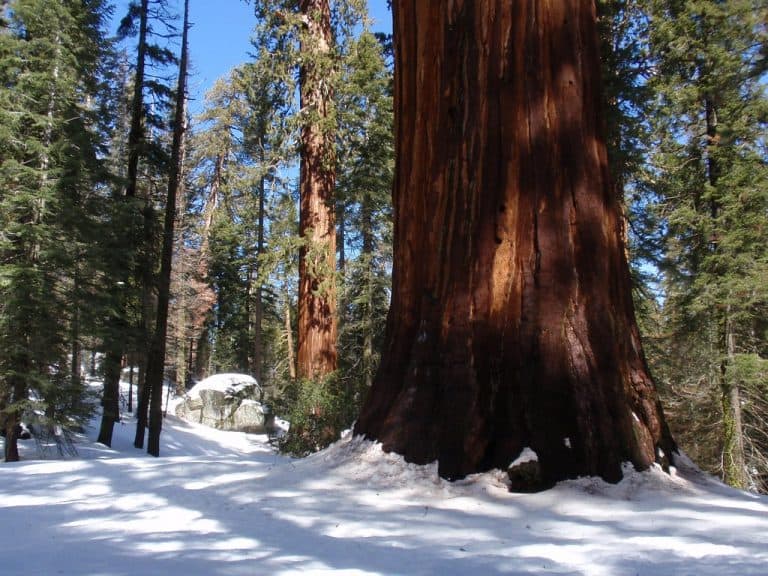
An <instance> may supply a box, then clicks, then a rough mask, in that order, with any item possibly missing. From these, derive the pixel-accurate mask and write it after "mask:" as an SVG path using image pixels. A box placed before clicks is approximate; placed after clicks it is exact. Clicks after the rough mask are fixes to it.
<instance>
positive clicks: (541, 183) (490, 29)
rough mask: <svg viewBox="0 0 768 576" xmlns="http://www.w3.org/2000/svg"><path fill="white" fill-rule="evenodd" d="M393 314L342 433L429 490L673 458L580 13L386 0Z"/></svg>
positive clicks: (573, 7) (532, 6)
mask: <svg viewBox="0 0 768 576" xmlns="http://www.w3.org/2000/svg"><path fill="white" fill-rule="evenodd" d="M393 4H394V19H395V49H396V68H395V111H396V117H397V120H396V146H397V169H396V181H395V187H394V206H395V247H394V249H395V254H394V258H395V264H394V278H393V282H394V287H393V294H392V306H391V310H390V314H389V319H388V324H387V333H386V338H385V346H384V349H383V356H382V361H381V366H380V368H379V371H378V373H377V376H376V379H375V382H374V385H373V388H372V390H371V392H370V395H369V397H368V399H367V401H366V403H365V406H364V408H363V411H362V413H361V415H360V418H359V420H358V423H357V425H356V429H355V430H356V432H357V433H359V434H364V435H365V436H367V437H369V438H373V439H377V440H380V441H381V442H382V443H383V446H384V449H385V450H391V451H395V452H398V453H401V454H403V455H404V456H405V457H406V459H408V460H409V461H413V462H417V463H426V462H430V461H434V460H439V472H440V474H441V475H442V476H444V477H446V478H459V477H462V476H464V475H467V474H469V473H473V472H477V471H482V470H487V469H490V468H494V467H501V468H503V467H506V466H508V465H509V464H510V462H511V461H512V460H513V459H514V458H515V457H516V456H518V454H520V452H521V451H522V450H523V448H525V447H530V448H532V449H533V450H534V451H535V452H536V453H537V454H538V456H539V464H540V467H541V474H542V476H543V480H544V483H545V484H551V483H553V482H556V481H558V480H560V479H563V478H569V477H574V476H577V475H599V476H602V477H603V478H605V479H606V480H609V481H617V480H619V479H620V478H621V464H622V462H625V461H629V462H632V463H633V464H634V465H635V466H636V467H637V468H640V469H643V468H647V467H648V466H649V465H651V464H652V463H653V462H654V461H661V462H664V461H665V457H666V456H668V455H669V454H670V452H671V451H672V450H673V449H674V443H673V440H672V438H671V436H670V434H669V432H668V429H667V426H666V424H665V421H664V417H663V414H662V410H661V407H660V404H659V401H658V398H657V394H656V391H655V388H654V385H653V382H652V381H651V379H650V377H649V374H648V370H647V368H646V364H645V361H644V358H643V353H642V349H641V346H640V339H639V334H638V329H637V326H636V323H635V319H634V312H633V307H632V300H631V293H630V279H629V271H628V266H627V262H626V259H625V254H624V246H623V242H622V237H621V216H620V210H619V206H618V200H617V198H616V197H615V195H614V194H613V192H612V187H611V183H610V179H609V174H608V169H607V159H606V148H605V143H604V139H603V135H602V132H601V111H600V97H599V89H600V83H599V59H598V40H597V33H596V25H595V10H594V6H593V3H592V2H591V1H590V0H536V1H535V2H534V1H530V2H523V1H516V2H505V1H502V0H475V1H457V2H440V3H428V2H413V1H406V0H400V1H398V0H396V1H395V2H393Z"/></svg>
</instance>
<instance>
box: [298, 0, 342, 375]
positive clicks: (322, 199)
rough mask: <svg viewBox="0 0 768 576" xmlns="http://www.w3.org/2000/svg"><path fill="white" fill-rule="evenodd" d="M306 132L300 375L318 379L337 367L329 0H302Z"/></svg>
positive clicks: (303, 142) (301, 218)
mask: <svg viewBox="0 0 768 576" xmlns="http://www.w3.org/2000/svg"><path fill="white" fill-rule="evenodd" d="M300 8H301V14H302V15H303V16H304V23H305V29H304V31H303V33H302V46H301V50H302V54H303V57H304V64H303V65H302V67H301V108H302V110H304V113H305V114H306V119H305V122H304V126H303V128H302V132H301V169H300V195H301V210H300V214H299V234H300V236H301V237H302V239H303V241H304V244H303V246H302V248H301V253H300V256H299V331H298V372H299V377H301V378H307V379H313V378H316V377H321V376H324V375H326V374H329V373H331V372H333V371H334V370H336V364H337V353H336V340H337V332H338V327H337V318H336V286H335V273H336V231H335V218H334V205H333V193H334V188H335V185H336V169H335V157H334V148H335V140H334V131H333V128H332V126H331V124H332V122H331V119H332V108H333V93H332V87H331V84H330V82H329V78H330V75H331V70H332V63H331V58H332V54H331V44H332V35H331V10H330V3H329V0H302V1H301V3H300Z"/></svg>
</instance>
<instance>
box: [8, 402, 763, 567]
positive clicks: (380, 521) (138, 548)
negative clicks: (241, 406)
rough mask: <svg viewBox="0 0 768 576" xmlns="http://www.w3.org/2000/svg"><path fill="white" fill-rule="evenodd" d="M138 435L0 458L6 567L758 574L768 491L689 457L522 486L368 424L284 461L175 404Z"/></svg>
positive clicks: (262, 442)
mask: <svg viewBox="0 0 768 576" xmlns="http://www.w3.org/2000/svg"><path fill="white" fill-rule="evenodd" d="M133 432H134V425H133V422H131V421H129V422H127V423H125V424H121V425H118V426H116V430H115V442H114V446H113V448H112V449H109V448H106V447H104V446H101V445H98V444H95V443H93V442H91V441H88V440H87V439H81V441H80V443H79V444H78V451H79V457H78V458H77V459H69V460H49V461H39V460H33V459H31V458H32V457H33V454H29V453H28V454H27V458H29V459H27V460H24V461H22V462H19V463H15V464H0V487H2V488H0V518H2V519H3V526H4V530H5V534H4V537H3V538H2V539H0V574H2V575H4V576H6V575H7V576H10V575H20V576H21V575H24V576H28V575H29V574H48V575H54V574H62V575H99V576H128V575H135V574H142V575H153V574H156V575H158V576H160V575H162V576H166V575H168V574H183V575H185V576H195V575H201V576H202V575H233V576H234V575H254V574H323V573H327V574H331V573H332V574H387V575H390V574H425V575H426V574H441V575H452V574H455V575H466V574H486V575H487V574H513V575H514V574H520V575H522V574H558V575H572V576H577V575H578V576H623V575H627V576H644V575H653V576H663V575H670V576H671V575H676V576H678V575H679V576H684V575H691V576H694V575H695V576H723V575H724V574H738V575H740V576H750V575H754V576H765V575H766V574H768V499H766V498H760V497H756V496H753V495H749V494H746V493H742V492H738V491H735V490H731V489H729V488H726V487H724V486H722V485H721V484H719V483H717V482H716V481H714V480H712V479H710V478H708V477H707V476H705V475H703V474H701V473H700V472H697V471H696V470H695V468H693V467H689V466H685V467H684V469H683V470H681V471H677V472H676V473H675V474H674V475H672V476H669V475H666V474H664V473H663V472H661V471H659V470H651V471H649V472H646V473H643V474H639V473H636V472H634V471H630V470H628V471H627V475H626V478H625V480H624V481H623V482H621V483H620V484H618V485H615V486H614V485H609V484H605V483H604V482H602V481H600V480H596V479H592V478H587V479H580V480H576V481H572V482H566V483H562V484H560V485H558V486H557V487H555V488H554V489H552V490H549V491H546V492H543V493H540V494H527V495H522V494H510V493H509V492H508V491H507V489H506V486H505V484H504V482H503V475H502V474H501V473H489V474H483V475H478V476H475V477H470V478H468V479H466V480H464V481H460V482H455V483H448V482H445V481H443V480H441V479H439V478H438V477H437V474H436V467H435V466H414V465H410V464H406V463H405V462H404V461H403V460H402V459H401V458H399V457H398V456H395V455H392V454H385V453H383V452H382V451H381V449H380V447H379V446H378V445H376V444H373V443H370V442H365V441H362V440H360V439H349V438H348V439H345V440H342V441H341V442H339V443H337V444H336V445H334V446H332V447H331V448H330V449H328V450H326V451H324V452H321V453H319V454H316V455H314V456H312V457H310V458H306V459H303V460H293V459H289V458H286V457H283V456H280V455H278V454H276V453H275V452H274V450H273V449H272V448H271V447H270V445H269V443H268V442H267V439H266V437H264V436H254V435H247V434H241V433H234V432H220V431H216V430H211V429H208V428H203V427H201V426H197V425H193V424H187V423H184V422H182V421H180V420H178V419H176V418H174V417H168V418H167V419H166V420H165V422H164V427H163V434H162V443H163V444H162V449H161V450H162V451H161V454H162V456H161V457H160V458H152V457H148V456H146V455H145V454H144V453H143V452H142V451H139V450H136V449H135V448H133V445H132V438H133ZM95 436H96V434H95V430H92V431H91V432H90V434H89V437H90V438H94V437H95ZM32 445H34V443H32Z"/></svg>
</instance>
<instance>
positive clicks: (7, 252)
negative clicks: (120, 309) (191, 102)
mask: <svg viewBox="0 0 768 576" xmlns="http://www.w3.org/2000/svg"><path fill="white" fill-rule="evenodd" d="M5 10H6V11H5V14H4V19H5V20H6V22H7V24H8V28H7V29H6V30H4V31H3V32H2V33H0V62H2V64H0V75H1V76H2V82H0V103H2V106H0V116H1V118H0V125H2V127H3V128H2V134H0V136H2V138H0V140H1V141H2V143H0V189H1V190H2V192H1V193H0V221H1V223H2V231H3V232H2V235H0V255H1V257H0V302H2V304H1V305H0V411H1V412H0V414H1V415H2V418H0V419H1V420H2V421H3V422H2V423H3V424H5V425H12V424H13V423H14V422H16V421H18V420H19V419H21V418H26V419H35V418H36V419H38V420H41V421H43V424H45V425H48V424H53V423H64V424H73V421H72V420H71V418H72V417H74V416H78V415H82V413H83V411H82V410H80V405H81V401H82V399H83V385H82V381H81V379H80V378H79V362H78V361H79V358H78V352H79V341H80V338H81V334H80V325H81V323H82V316H84V315H85V310H86V308H87V304H86V302H85V296H86V294H87V286H88V282H89V281H90V280H91V279H92V278H93V277H94V275H95V271H94V270H93V267H92V266H93V259H92V258H91V255H92V251H91V246H92V243H93V242H92V241H93V239H92V237H91V236H90V228H91V227H92V226H94V225H95V224H96V216H97V214H96V212H95V210H96V206H97V205H98V204H97V203H96V202H95V201H94V198H95V195H94V194H93V192H92V191H93V190H95V189H96V188H97V187H98V186H99V185H100V184H103V182H104V170H103V166H102V165H101V162H100V160H99V158H100V156H101V152H102V148H101V144H102V142H101V136H102V135H101V134H100V133H99V120H98V117H97V116H98V115H97V112H98V110H97V107H96V106H95V105H94V102H97V101H99V99H100V96H101V94H100V89H101V86H100V85H99V82H98V79H99V77H100V75H99V65H100V63H101V59H100V57H101V56H102V55H103V54H104V52H105V51H106V50H108V44H107V42H106V40H105V38H104V33H103V29H102V28H103V21H102V19H103V17H104V15H105V14H106V12H105V7H104V5H103V3H102V2H100V1H96V0H94V1H91V2H83V3H69V2H62V1H42V0H17V1H14V2H9V3H8V4H7V6H6V8H5ZM69 355H72V357H71V358H68V356H69ZM5 456H6V459H17V458H18V454H17V453H16V452H15V444H14V442H12V441H9V442H7V443H6V454H5Z"/></svg>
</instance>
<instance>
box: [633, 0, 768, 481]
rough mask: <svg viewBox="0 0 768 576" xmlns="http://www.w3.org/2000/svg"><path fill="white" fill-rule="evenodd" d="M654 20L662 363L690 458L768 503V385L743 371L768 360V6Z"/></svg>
mask: <svg viewBox="0 0 768 576" xmlns="http://www.w3.org/2000/svg"><path fill="white" fill-rule="evenodd" d="M648 14H649V18H650V20H649V22H650V35H649V38H650V48H651V55H652V58H653V62H654V66H655V73H654V75H653V77H652V78H651V79H650V81H649V87H651V88H652V89H653V91H654V94H655V100H654V102H653V107H652V110H651V115H650V123H651V126H652V129H653V141H652V144H653V149H652V152H651V153H650V155H649V165H650V167H649V170H650V180H651V188H652V190H653V193H654V194H655V196H654V200H653V203H652V205H651V206H648V207H647V209H648V210H650V211H652V214H653V215H654V217H655V218H656V219H657V220H658V222H659V223H660V226H659V229H658V231H657V232H658V239H659V240H660V242H661V244H660V245H661V251H660V262H661V266H662V267H661V270H662V272H663V279H664V280H663V282H664V283H663V289H664V292H663V294H664V300H663V308H662V312H661V318H660V321H661V329H662V331H663V336H662V337H661V338H660V339H659V343H660V346H661V349H660V352H659V354H658V356H657V357H655V358H651V360H652V363H653V364H654V365H655V368H656V373H657V375H658V376H659V377H660V378H661V379H662V380H663V381H664V382H665V383H666V388H667V389H668V390H669V391H670V394H669V405H670V411H671V412H672V416H671V421H672V425H673V426H674V427H675V432H676V436H677V438H678V440H679V441H680V443H681V444H682V446H683V448H684V449H685V450H687V451H689V452H690V453H691V455H692V456H694V458H695V459H696V460H697V461H698V462H699V463H700V464H701V465H703V466H705V467H706V468H708V469H710V470H712V471H716V472H719V473H720V474H721V475H722V476H723V477H724V478H725V479H727V480H728V481H729V482H731V483H732V484H734V485H737V486H740V487H743V488H750V489H758V490H766V489H768V484H766V478H768V467H766V464H767V463H768V442H766V431H767V430H768V426H766V424H765V421H764V420H763V421H762V422H761V421H760V419H759V417H757V414H759V413H763V414H764V413H765V406H766V401H765V396H764V394H763V392H764V390H765V379H764V376H765V373H764V371H761V370H746V371H745V370H743V369H742V367H743V365H744V362H746V361H749V362H756V363H757V364H759V363H760V362H758V360H759V359H762V358H766V357H767V356H766V354H768V340H766V337H767V336H768V335H767V334H766V331H765V318H766V313H768V289H767V288H766V287H767V286H768V284H766V279H768V227H766V225H765V222H766V214H768V157H767V156H766V149H765V142H766V122H767V121H768V99H767V98H766V89H765V81H764V76H763V74H764V72H765V52H764V50H765V45H766V40H767V37H766V25H765V23H766V16H768V7H766V4H765V2H763V1H760V0H733V1H729V2H716V1H712V0H687V1H679V0H678V1H667V0H654V1H651V2H650V3H649V12H648ZM746 397H749V398H750V399H749V400H746ZM734 398H736V402H735V403H734V402H733V399H734ZM739 398H741V399H739ZM734 422H735V423H736V428H734ZM739 422H740V424H739Z"/></svg>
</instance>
